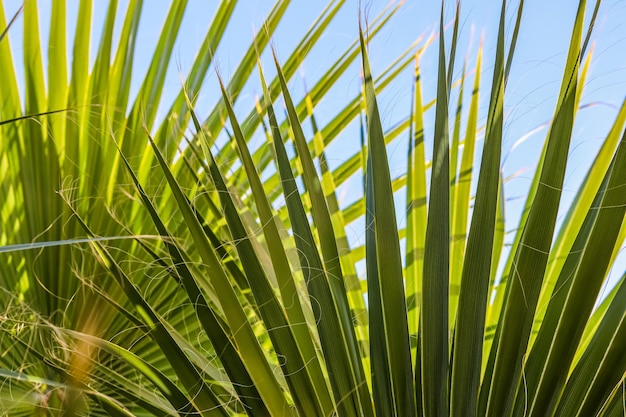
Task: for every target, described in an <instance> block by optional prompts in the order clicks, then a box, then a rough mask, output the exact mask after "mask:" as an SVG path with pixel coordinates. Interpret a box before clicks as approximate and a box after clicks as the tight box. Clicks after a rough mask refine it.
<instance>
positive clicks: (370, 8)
mask: <svg viewBox="0 0 626 417" xmlns="http://www.w3.org/2000/svg"><path fill="white" fill-rule="evenodd" d="M37 1H38V3H39V5H40V6H41V10H40V17H41V20H42V36H43V37H44V40H43V42H44V43H43V44H44V45H45V42H46V38H47V34H46V33H45V31H46V30H47V28H48V26H49V25H48V22H47V17H48V16H49V9H50V3H51V0H37ZM107 3H108V2H106V1H104V0H96V1H94V7H95V9H94V16H95V22H94V34H95V36H94V41H93V47H92V57H93V56H94V55H95V52H96V50H97V39H98V36H97V34H98V33H99V31H100V28H101V26H102V23H103V19H104V16H105V10H106V6H107ZM144 3H145V11H144V15H143V18H142V23H141V25H140V32H139V39H138V42H139V45H141V47H139V48H138V49H137V56H136V59H135V78H134V80H133V82H134V84H133V90H132V91H133V92H135V91H136V90H137V89H138V87H139V85H140V83H141V81H142V79H143V73H144V72H145V70H146V68H147V66H148V64H149V57H150V56H151V55H150V54H151V53H152V50H153V45H154V44H155V43H156V37H157V36H158V33H159V31H160V28H161V24H162V22H163V20H164V17H165V14H166V12H167V8H168V5H169V3H170V1H169V0H145V1H144ZM325 3H326V2H324V1H308V0H294V1H292V4H291V5H290V7H289V9H288V11H287V14H286V16H285V18H284V20H283V22H282V24H281V25H280V26H279V28H278V30H277V32H276V34H275V36H274V44H275V45H276V47H277V49H278V51H279V56H280V57H281V58H283V59H286V58H287V57H288V56H289V53H290V52H291V50H292V48H293V47H294V46H295V44H296V43H297V41H298V40H300V39H301V37H302V35H303V34H304V33H305V32H306V29H307V28H308V27H309V26H310V24H311V23H312V22H313V20H314V18H315V17H316V16H317V15H318V14H319V12H320V11H321V10H322V9H323V7H324V6H325ZM510 3H511V4H512V5H513V6H516V4H517V2H510ZM577 3H578V2H576V1H574V0H547V1H546V0H527V1H526V7H525V12H524V20H523V24H522V30H521V33H520V38H519V41H518V46H517V49H516V55H515V59H514V63H513V68H512V71H511V76H510V79H509V83H508V89H507V92H506V99H505V111H506V114H505V117H506V118H505V137H504V150H503V154H506V153H507V152H508V150H509V149H510V148H511V147H512V146H513V144H514V143H515V142H516V141H518V139H519V138H520V137H522V136H523V135H525V134H526V133H528V132H530V131H532V130H533V129H535V128H536V127H538V126H540V125H541V124H542V123H544V122H546V121H548V120H549V119H550V118H551V116H552V114H553V110H554V106H555V102H556V97H557V95H558V90H559V87H560V81H561V76H562V69H563V66H564V61H565V56H566V53H567V48H568V42H569V38H570V35H571V26H572V24H573V21H574V16H575V13H576V8H577ZM589 3H591V4H589V5H588V8H587V9H588V13H587V21H588V20H589V17H590V14H591V11H592V7H593V2H589ZM19 4H21V1H16V0H8V1H7V0H5V1H4V5H5V12H6V14H7V15H8V16H11V15H12V13H13V12H14V10H16V9H17V8H18V7H19ZM77 4H78V1H77V0H70V1H68V13H69V22H71V23H69V24H70V25H73V24H74V23H73V22H74V20H75V16H76V13H77ZM126 4H127V0H126V1H125V0H121V1H120V6H119V7H120V10H125V8H126ZM216 4H217V1H213V0H190V1H189V6H188V10H187V13H186V15H185V19H184V21H183V25H182V32H181V34H180V36H179V41H178V44H177V46H176V48H175V56H174V57H173V59H172V61H171V66H170V70H171V71H170V74H169V76H168V79H167V81H166V86H165V94H164V96H163V103H164V105H163V107H162V109H161V112H160V114H161V115H162V114H163V113H164V112H165V111H166V110H167V108H168V107H169V104H170V103H171V100H172V98H173V97H174V96H175V95H176V94H177V93H178V91H179V89H180V79H179V74H178V67H180V68H182V70H183V72H185V71H186V70H188V69H189V68H190V66H191V63H192V62H193V58H194V56H195V52H196V50H197V49H198V47H199V45H200V43H201V42H202V38H203V36H204V34H205V31H206V28H207V26H208V23H209V22H210V20H211V18H212V15H213V12H214V10H215V7H216ZM361 4H362V7H363V8H364V9H365V10H366V11H367V13H366V15H367V16H369V18H370V19H373V18H374V17H375V16H376V15H377V14H378V12H379V11H380V10H382V9H383V8H384V7H385V6H387V5H388V4H389V3H388V2H387V1H381V0H369V1H366V0H363V1H362V2H361ZM272 5H273V2H272V1H269V0H267V1H266V0H244V1H240V2H239V4H238V5H237V8H236V10H235V13H234V16H233V21H232V23H231V24H230V26H229V27H228V29H227V31H226V34H225V38H224V42H223V44H222V46H221V48H220V49H218V51H217V62H218V64H219V67H220V69H221V72H222V74H223V76H224V77H225V78H226V79H228V77H229V75H230V74H232V73H233V72H234V71H235V68H236V66H237V63H238V62H239V59H240V58H241V57H242V55H243V53H244V51H245V50H246V48H247V47H248V45H249V44H250V42H251V41H252V37H253V28H257V29H258V28H259V27H260V26H261V23H262V21H263V19H264V17H265V16H266V15H267V13H268V11H269V10H270V9H271V7H272ZM440 6H441V3H440V2H439V1H430V0H426V1H424V0H422V1H418V0H408V1H406V2H405V4H404V5H403V6H402V8H401V11H400V13H398V14H397V15H396V16H395V17H394V18H393V23H392V24H390V25H388V26H387V28H386V29H385V30H384V31H383V32H382V33H381V34H380V35H378V36H377V37H376V38H375V40H374V41H373V42H371V44H370V58H371V61H372V68H373V72H374V74H375V75H376V74H379V73H380V72H381V71H382V70H384V69H385V67H386V64H388V63H389V62H391V61H392V60H393V59H394V58H395V57H397V56H398V55H399V54H401V53H402V52H403V51H404V50H405V49H406V48H407V47H409V45H410V44H411V43H412V42H413V41H414V40H415V39H416V38H417V37H418V36H420V35H422V34H426V35H428V34H430V33H432V32H434V31H435V30H436V29H437V25H438V19H439V11H440ZM454 6H455V1H451V0H446V2H445V10H446V21H447V22H449V21H451V20H452V17H453V11H454ZM461 7H462V9H461V15H462V17H461V22H460V38H459V44H458V53H457V64H456V67H455V68H456V70H455V76H456V78H458V77H460V76H461V68H462V65H463V59H464V58H466V57H467V60H468V68H470V69H471V68H472V67H473V66H474V64H475V56H476V50H477V47H478V44H479V39H480V36H481V33H483V32H484V35H485V44H484V45H485V49H484V59H485V61H484V66H483V71H482V77H483V81H482V83H483V86H484V87H486V86H488V85H489V84H490V82H491V72H492V70H493V68H492V66H491V63H492V62H493V59H492V56H493V54H494V52H495V38H496V35H497V24H498V18H499V13H500V2H499V1H497V0H469V1H463V2H462V6H461ZM514 13H515V9H514V7H510V8H509V10H508V12H507V16H508V20H507V22H508V23H509V25H510V28H509V35H510V33H511V31H512V26H513V23H514V21H513V18H514ZM358 15H359V2H358V1H356V0H348V1H346V4H345V5H344V7H343V9H342V10H341V11H340V13H339V15H338V16H337V17H336V19H335V21H334V23H333V24H332V25H331V27H330V28H329V29H328V31H327V33H326V34H325V36H324V37H323V39H322V40H321V41H320V43H319V44H318V45H317V46H316V47H315V49H314V50H312V51H311V54H310V56H309V57H308V58H307V60H306V62H305V63H304V65H303V66H302V68H301V70H300V74H299V76H297V77H295V78H294V79H293V80H292V82H291V86H292V88H293V89H294V91H296V93H297V92H301V91H302V84H303V81H302V79H304V80H306V82H307V85H309V86H312V85H313V84H314V83H315V81H316V80H317V79H318V78H319V77H320V76H321V75H322V74H323V72H324V70H325V69H326V68H328V66H329V65H331V64H332V63H333V62H334V60H335V59H336V58H337V57H338V56H339V55H340V54H341V53H342V52H343V51H344V50H345V48H346V47H347V46H348V45H349V44H350V43H351V42H352V41H354V40H355V39H356V38H357V35H358V32H357V30H358ZM21 31H22V27H21V21H18V23H17V25H16V27H14V28H13V29H12V38H11V41H12V43H13V50H14V51H15V52H16V55H17V56H16V61H17V62H19V60H21V56H20V53H21V42H20V38H21V36H20V33H21ZM448 39H449V37H448ZM68 41H69V42H72V36H70V37H69V39H68ZM593 41H594V43H595V51H594V59H593V64H592V67H591V72H590V74H589V77H588V82H587V84H586V86H585V92H584V95H583V100H582V103H583V104H590V103H598V104H597V105H594V106H590V107H588V108H586V109H583V110H581V111H580V113H579V116H578V119H577V123H576V127H575V132H574V137H573V140H572V145H571V149H570V163H569V166H568V172H567V175H566V182H565V186H564V192H563V202H564V205H565V206H567V203H568V202H569V201H571V199H572V198H573V197H574V195H575V191H576V189H577V185H578V184H579V182H580V181H581V179H582V178H583V176H584V175H585V173H586V170H587V168H588V166H589V164H590V162H591V158H590V155H593V154H594V153H595V152H596V150H597V149H598V147H599V146H600V144H601V140H602V139H603V138H604V136H605V135H606V132H607V131H608V129H609V128H610V125H611V123H612V122H613V119H614V117H615V115H616V114H617V107H618V106H620V105H621V103H622V101H623V100H624V97H625V95H626V53H624V51H626V1H625V0H607V1H604V2H603V4H602V7H601V9H600V13H599V16H598V19H597V23H596V27H595V29H594V35H593ZM44 53H45V51H44ZM421 62H422V77H423V80H424V81H423V88H424V91H423V94H424V97H425V100H430V99H432V98H434V96H435V88H436V70H437V54H436V48H433V47H431V48H430V49H429V51H428V52H427V53H426V54H425V55H424V57H423V59H422V61H421ZM263 63H264V65H265V67H266V68H267V72H268V73H269V74H273V71H272V70H271V68H272V63H271V60H270V59H269V56H268V55H267V54H265V55H264V56H263ZM411 73H412V69H409V70H408V71H407V72H405V74H403V75H402V76H400V77H399V78H398V79H397V81H396V82H395V83H394V84H393V85H392V86H391V87H389V88H388V89H387V90H386V91H385V92H384V93H383V94H381V96H380V97H379V105H380V108H381V113H382V116H383V123H384V124H385V126H386V127H390V126H393V125H394V124H395V123H396V122H398V121H399V120H401V119H402V118H403V117H404V116H405V115H406V114H407V112H408V106H409V100H410V96H411V84H410V83H411ZM253 79H254V80H255V81H254V82H252V83H251V84H250V85H249V86H248V87H247V88H246V89H245V91H244V92H243V94H242V95H241V96H240V98H239V102H238V104H237V108H238V109H239V110H241V111H243V112H245V113H247V112H248V111H249V109H250V106H251V105H252V103H253V101H252V100H253V98H254V97H255V96H256V95H258V94H259V90H260V89H259V86H258V83H257V82H256V78H255V77H253ZM472 80H473V76H471V77H470V81H472ZM359 89H360V84H359V62H358V61H356V62H355V64H354V65H353V67H352V68H351V69H350V70H349V71H348V72H347V74H346V75H345V76H344V77H343V78H342V80H341V82H340V83H339V84H338V85H337V86H336V87H335V88H334V89H333V90H332V91H331V92H330V93H329V95H328V96H327V97H326V98H325V99H324V101H323V102H322V103H321V104H320V106H319V108H318V110H317V113H316V116H317V117H318V119H319V122H320V123H321V124H324V123H326V122H328V121H330V120H331V119H332V117H333V116H334V115H335V114H336V112H337V111H338V110H339V108H340V107H339V105H340V104H343V103H346V102H347V101H348V100H349V99H351V98H352V97H353V96H354V95H355V94H358V91H359ZM483 91H484V93H483V97H482V100H481V102H482V106H481V115H480V116H481V118H480V120H481V121H482V122H484V120H485V117H486V106H487V97H486V96H487V94H486V91H487V89H486V88H485V89H484V90H483ZM468 96H469V95H468V94H466V98H467V99H469V97H468ZM218 97H219V96H218V91H217V88H216V82H215V76H214V75H213V74H212V73H209V74H208V75H207V79H206V88H205V89H204V91H203V93H202V94H201V96H200V100H199V103H198V109H199V112H200V113H202V112H203V111H204V112H205V113H206V111H208V109H210V108H211V107H212V105H213V104H214V103H215V101H216V100H217V99H218ZM451 103H456V91H453V92H452V99H451ZM454 105H455V104H454ZM427 116H428V117H429V119H428V120H427V121H426V137H427V138H429V137H430V138H432V119H433V118H434V115H433V114H432V112H431V113H430V114H428V115H427ZM479 122H480V121H479ZM464 123H465V121H463V124H464ZM545 135H546V130H545V129H544V130H540V131H538V132H537V133H536V134H535V135H532V136H531V137H529V138H528V140H526V141H525V142H524V143H523V144H521V145H520V146H518V147H516V148H515V149H514V150H512V151H511V154H510V156H509V157H508V159H507V162H506V164H505V165H504V166H503V170H504V176H505V177H508V176H510V175H512V174H514V173H519V172H520V171H522V173H519V174H518V175H516V176H515V178H513V179H511V180H510V181H509V182H508V183H507V184H506V195H507V198H508V199H509V206H508V208H507V215H508V216H509V218H510V223H509V227H512V225H514V224H515V223H516V220H517V216H518V215H519V210H520V207H521V205H522V204H523V203H524V195H525V193H526V190H527V188H528V186H529V185H530V182H531V179H532V172H533V171H534V168H535V165H536V160H537V158H538V155H539V152H540V149H541V146H542V143H543V140H544V138H545ZM405 136H406V135H405ZM427 140H428V139H427ZM259 142H262V140H261V139H260V140H259ZM357 144H358V136H356V134H355V129H354V127H353V128H352V129H351V130H350V129H349V130H348V131H347V132H346V133H344V135H342V137H341V139H340V141H337V143H335V144H334V145H333V146H332V147H331V148H330V150H329V157H330V159H331V164H334V165H338V164H339V163H340V162H341V161H343V160H344V159H345V158H346V155H348V153H347V152H348V151H354V150H355V149H356V146H357ZM405 153H406V137H405V138H404V139H401V140H397V141H396V142H394V143H393V144H391V145H390V147H389V154H390V159H391V163H392V173H394V172H395V173H396V174H399V173H400V172H401V171H402V169H403V166H404V158H405ZM477 155H480V148H479V149H478V150H477ZM524 170H527V172H523V171H524ZM355 186H358V182H357V181H356V180H354V181H352V182H351V183H348V184H347V187H355ZM343 191H345V190H342V192H343ZM351 194H352V191H350V189H349V188H348V191H347V195H346V202H349V200H350V199H351ZM352 198H355V197H352ZM402 201H403V200H402V199H400V200H399V203H400V204H403V202H402ZM349 233H350V232H349ZM362 236H363V232H362V230H360V227H359V226H356V225H355V227H354V229H353V231H352V233H351V236H350V238H351V239H353V240H358V239H359V238H362ZM510 238H512V234H511V235H510ZM617 265H618V266H616V268H619V270H613V272H612V278H614V279H615V278H617V277H618V275H621V274H622V273H623V271H624V269H625V268H626V266H625V265H626V250H623V251H622V254H621V261H620V262H619V263H618V264H617Z"/></svg>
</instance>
